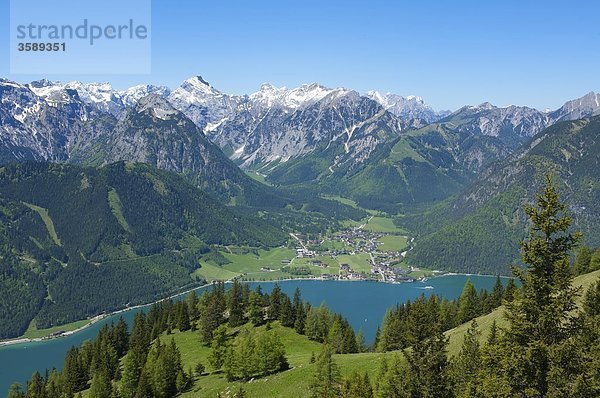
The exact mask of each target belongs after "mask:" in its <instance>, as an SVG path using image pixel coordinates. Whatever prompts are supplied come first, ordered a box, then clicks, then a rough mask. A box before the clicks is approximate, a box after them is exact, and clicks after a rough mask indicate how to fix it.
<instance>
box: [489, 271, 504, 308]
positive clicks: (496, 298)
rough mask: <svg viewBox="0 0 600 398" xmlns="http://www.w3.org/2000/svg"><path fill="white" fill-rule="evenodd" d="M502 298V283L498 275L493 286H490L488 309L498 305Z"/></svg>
mask: <svg viewBox="0 0 600 398" xmlns="http://www.w3.org/2000/svg"><path fill="white" fill-rule="evenodd" d="M503 298H504V285H503V284H502V281H501V280H500V276H496V282H495V283H494V287H493V288H492V294H491V295H490V296H489V300H490V306H489V307H490V308H489V310H493V309H494V308H497V307H500V306H501V305H502V299H503Z"/></svg>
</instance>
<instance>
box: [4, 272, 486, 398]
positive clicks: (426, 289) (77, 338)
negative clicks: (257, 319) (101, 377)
mask: <svg viewBox="0 0 600 398" xmlns="http://www.w3.org/2000/svg"><path fill="white" fill-rule="evenodd" d="M469 278H470V279H471V281H472V282H473V284H474V285H475V287H476V288H477V289H478V290H479V289H481V288H484V289H487V290H491V288H492V286H493V285H494V282H495V278H494V277H488V276H466V275H448V276H442V277H437V278H432V279H429V280H428V281H427V282H414V283H400V284H387V283H378V282H358V281H356V282H347V281H344V282H340V281H313V280H297V281H283V282H279V285H280V286H281V289H282V290H283V291H284V292H285V293H287V294H288V295H289V296H290V297H292V296H293V294H294V290H295V289H296V288H297V287H298V288H299V289H300V293H301V294H302V298H303V299H304V300H305V301H309V302H310V303H311V304H312V305H315V306H318V305H319V304H321V302H325V303H326V304H327V306H328V307H329V308H330V309H331V310H333V311H334V312H339V313H341V314H343V315H344V316H345V317H346V318H347V319H348V321H349V322H350V324H351V325H352V327H354V329H355V330H356V331H357V332H358V330H359V329H362V330H363V332H364V333H365V338H366V340H367V342H371V341H372V340H373V338H374V336H375V332H376V330H377V326H378V325H379V324H380V322H381V320H382V319H383V316H384V314H385V312H386V310H387V309H388V308H390V307H392V306H393V305H396V304H397V303H403V302H405V301H406V300H412V299H415V298H416V297H418V296H419V295H421V294H425V295H427V296H429V295H431V294H434V293H435V294H437V295H439V296H441V297H445V298H448V299H455V298H457V297H458V296H459V295H460V293H461V291H462V289H463V286H464V284H465V282H466V281H467V279H469ZM259 284H260V285H261V286H262V288H263V291H264V292H269V291H271V289H272V288H273V285H274V283H272V282H252V283H250V285H251V286H252V287H253V288H254V287H255V286H256V285H259ZM206 288H207V287H202V288H199V289H198V290H197V291H198V293H199V294H201V293H202V290H203V289H206ZM144 308H147V307H141V308H137V309H134V310H130V311H127V312H124V313H121V314H118V315H114V316H110V317H107V318H105V319H103V320H101V321H99V322H97V323H95V324H94V325H92V326H90V327H88V328H86V329H84V330H83V331H81V332H78V333H75V334H73V335H70V336H66V337H61V338H57V339H52V340H46V341H41V342H34V343H22V344H15V345H11V346H6V347H2V348H0V395H3V394H5V393H6V391H8V388H9V387H10V385H11V384H12V383H13V382H15V381H18V382H20V383H21V384H22V385H23V386H24V385H25V381H26V380H27V379H28V378H29V377H31V374H32V373H33V372H35V371H36V370H39V371H40V373H43V371H44V370H45V369H46V368H52V367H56V368H60V367H61V366H62V362H63V359H64V356H65V354H66V352H67V350H68V349H69V348H70V347H71V346H73V345H80V344H81V343H82V342H83V341H85V340H88V339H93V338H94V337H95V336H96V334H97V333H98V331H99V330H100V328H102V326H104V325H105V324H107V323H110V322H112V321H115V322H116V321H117V320H118V319H119V317H120V316H122V317H123V318H124V319H125V321H126V322H127V323H128V324H131V322H132V320H133V317H134V315H135V314H136V313H137V312H139V311H142V310H143V309H144Z"/></svg>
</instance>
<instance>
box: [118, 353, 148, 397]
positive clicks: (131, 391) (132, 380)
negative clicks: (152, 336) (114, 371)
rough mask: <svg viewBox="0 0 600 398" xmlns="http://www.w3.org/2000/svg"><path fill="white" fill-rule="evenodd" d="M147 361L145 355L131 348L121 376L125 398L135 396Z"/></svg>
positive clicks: (122, 393) (124, 361) (124, 360)
mask: <svg viewBox="0 0 600 398" xmlns="http://www.w3.org/2000/svg"><path fill="white" fill-rule="evenodd" d="M145 361H146V358H145V355H140V354H139V353H138V352H136V351H135V350H133V349H131V350H129V353H128V354H127V355H126V356H125V358H124V359H123V374H122V377H121V395H122V396H123V398H133V397H135V394H136V392H137V390H138V382H139V380H140V376H141V374H142V367H143V366H144V362H145Z"/></svg>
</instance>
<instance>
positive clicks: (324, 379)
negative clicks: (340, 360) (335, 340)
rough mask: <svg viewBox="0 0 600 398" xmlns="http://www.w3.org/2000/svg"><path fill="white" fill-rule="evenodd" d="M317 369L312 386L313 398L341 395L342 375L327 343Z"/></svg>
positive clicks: (317, 361) (320, 354)
mask: <svg viewBox="0 0 600 398" xmlns="http://www.w3.org/2000/svg"><path fill="white" fill-rule="evenodd" d="M315 365H316V369H315V373H314V376H313V381H312V383H311V385H310V390H311V396H312V397H313V398H335V397H338V396H339V394H340V387H341V383H340V382H341V375H340V370H339V368H338V365H337V363H336V362H335V361H334V360H333V349H332V347H330V346H329V345H328V344H327V343H325V344H323V348H322V349H321V352H320V353H319V356H318V357H317V360H316V362H315Z"/></svg>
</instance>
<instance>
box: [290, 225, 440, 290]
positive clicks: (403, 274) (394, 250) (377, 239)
mask: <svg viewBox="0 0 600 398" xmlns="http://www.w3.org/2000/svg"><path fill="white" fill-rule="evenodd" d="M291 236H292V237H293V238H294V239H295V240H296V243H297V245H296V247H295V251H296V257H295V259H296V261H297V260H298V259H303V260H304V261H303V263H304V264H308V265H310V266H313V267H314V266H316V267H319V268H321V275H320V279H323V280H372V281H381V282H388V283H399V282H414V281H415V280H417V279H419V280H426V276H425V275H424V274H423V273H420V271H421V270H420V269H419V268H417V267H413V266H410V265H407V264H401V263H402V260H403V259H404V258H405V256H406V254H407V253H408V251H410V250H411V249H412V244H413V241H414V238H410V239H409V238H408V237H407V236H401V235H398V234H392V233H385V232H373V231H369V230H367V229H365V228H364V225H361V226H356V227H353V228H348V229H346V230H343V231H341V232H338V233H335V234H332V235H330V236H327V237H322V236H318V237H314V236H308V235H302V234H291ZM388 241H390V242H394V244H391V243H389V244H386V243H387V242H388ZM395 241H398V242H395ZM355 259H356V261H354V260H355ZM328 260H329V261H328ZM360 260H362V261H360ZM294 261H295V260H291V261H287V265H288V266H289V265H291V264H293V263H294ZM332 264H339V267H335V266H332ZM329 270H330V271H331V272H328V271H329ZM296 272H297V273H296V276H297V275H298V273H301V272H304V273H305V275H306V276H307V277H309V276H310V275H311V274H312V275H314V273H311V272H310V271H309V270H308V269H307V268H306V267H305V268H304V269H303V268H301V267H300V268H296ZM431 273H432V274H433V273H439V272H433V271H432V272H431Z"/></svg>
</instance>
